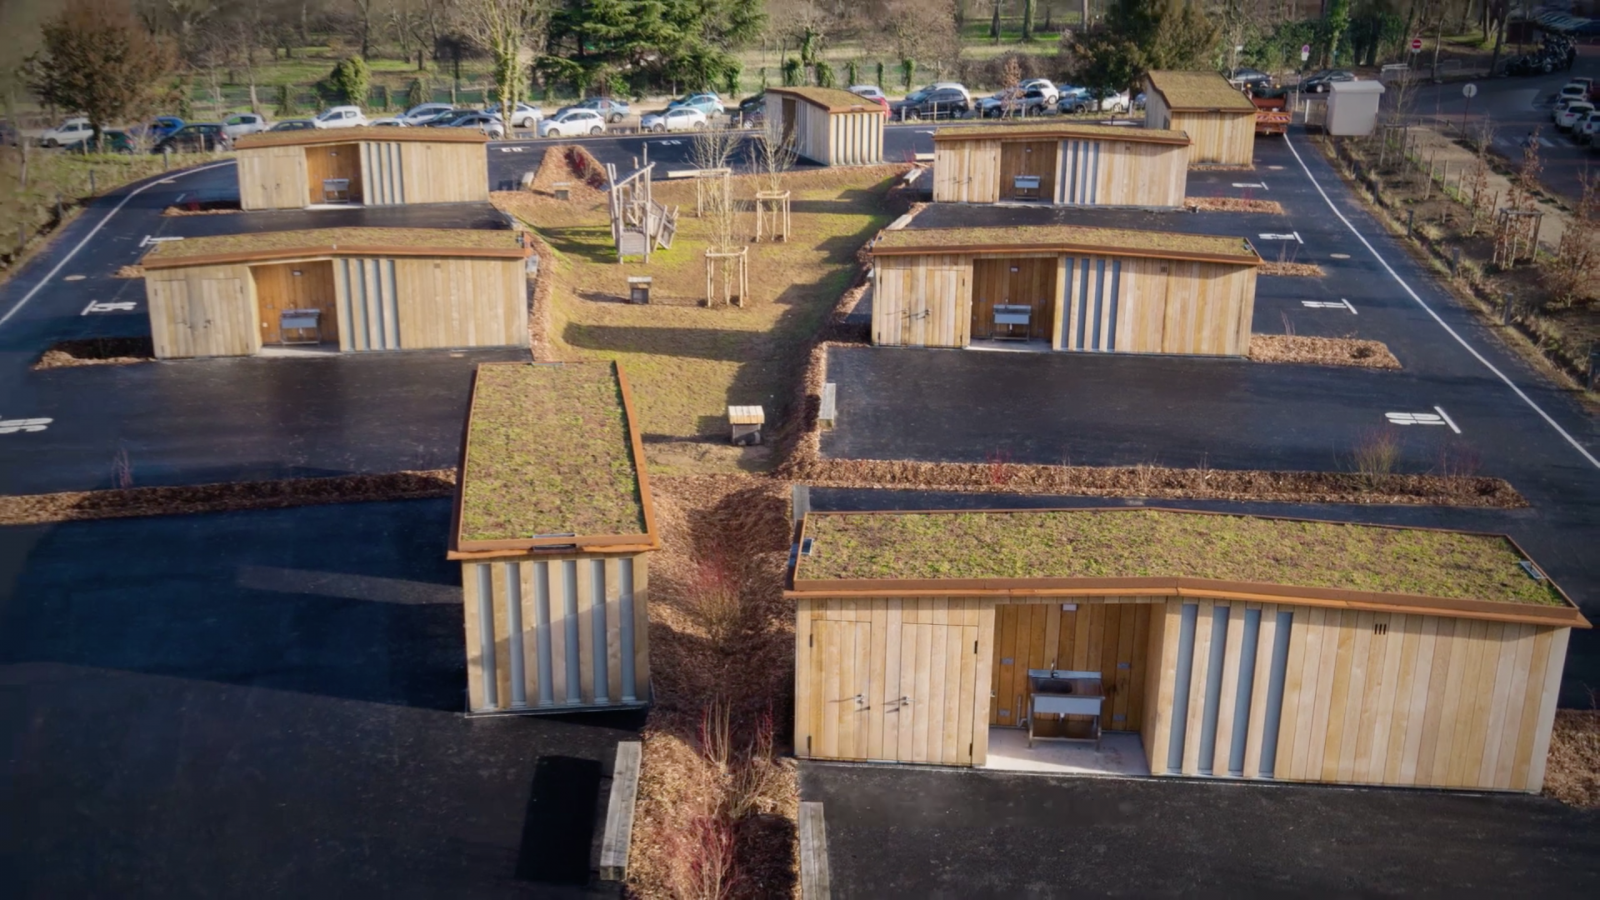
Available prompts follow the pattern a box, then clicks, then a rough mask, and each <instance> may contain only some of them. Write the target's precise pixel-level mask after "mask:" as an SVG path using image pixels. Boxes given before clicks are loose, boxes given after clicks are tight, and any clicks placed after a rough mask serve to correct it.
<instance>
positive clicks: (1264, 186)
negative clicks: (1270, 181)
mask: <svg viewBox="0 0 1600 900" xmlns="http://www.w3.org/2000/svg"><path fill="white" fill-rule="evenodd" d="M1233 186H1234V187H1236V188H1260V189H1262V190H1263V191H1265V190H1271V189H1270V188H1268V187H1267V183H1266V182H1265V181H1263V182H1261V183H1259V184H1246V183H1243V182H1239V181H1235V182H1234V183H1233Z"/></svg>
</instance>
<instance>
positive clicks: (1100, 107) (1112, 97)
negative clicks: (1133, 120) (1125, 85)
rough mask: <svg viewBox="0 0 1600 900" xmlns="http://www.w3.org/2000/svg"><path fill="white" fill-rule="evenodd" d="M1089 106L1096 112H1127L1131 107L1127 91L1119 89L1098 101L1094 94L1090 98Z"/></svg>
mask: <svg viewBox="0 0 1600 900" xmlns="http://www.w3.org/2000/svg"><path fill="white" fill-rule="evenodd" d="M1088 108H1089V109H1091V110H1094V111H1096V112H1108V113H1125V112H1127V111H1128V110H1129V109H1130V108H1131V103H1130V101H1129V100H1128V92H1127V91H1117V92H1116V93H1114V94H1107V95H1105V96H1104V97H1101V98H1100V100H1099V102H1098V103H1097V102H1096V101H1095V99H1094V97H1093V95H1091V96H1090V98H1089V105H1088Z"/></svg>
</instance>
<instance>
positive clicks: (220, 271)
mask: <svg viewBox="0 0 1600 900" xmlns="http://www.w3.org/2000/svg"><path fill="white" fill-rule="evenodd" d="M144 289H145V305H146V306H147V307H148V308H149V314H150V337H151V341H152V343H153V344H154V346H155V355H156V357H157V358H158V359H177V358H184V357H192V356H248V355H250V354H253V353H256V352H258V351H259V350H260V349H261V329H260V327H259V325H258V324H257V321H258V319H257V313H256V293H255V282H254V279H253V278H251V276H250V268H249V267H248V266H245V265H224V266H193V267H190V268H185V269H153V270H151V271H150V272H147V273H146V274H145V279H144Z"/></svg>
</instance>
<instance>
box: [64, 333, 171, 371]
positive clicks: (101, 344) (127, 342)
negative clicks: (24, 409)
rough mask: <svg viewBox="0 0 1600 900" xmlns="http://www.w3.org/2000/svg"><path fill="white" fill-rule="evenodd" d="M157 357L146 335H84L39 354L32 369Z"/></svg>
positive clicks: (121, 362)
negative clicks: (94, 336)
mask: <svg viewBox="0 0 1600 900" xmlns="http://www.w3.org/2000/svg"><path fill="white" fill-rule="evenodd" d="M155 358H156V348H155V344H153V343H152V342H151V340H150V338H147V337H122V338H114V337H103V338H81V339H78V340H71V341H58V342H57V343H56V344H54V345H53V346H51V348H50V349H49V350H46V351H45V352H44V355H42V356H40V357H39V359H38V361H37V362H35V363H34V364H33V368H34V370H35V371H37V370H39V369H60V368H65V367H68V366H121V365H127V364H129V363H142V362H150V361H151V360H153V359H155Z"/></svg>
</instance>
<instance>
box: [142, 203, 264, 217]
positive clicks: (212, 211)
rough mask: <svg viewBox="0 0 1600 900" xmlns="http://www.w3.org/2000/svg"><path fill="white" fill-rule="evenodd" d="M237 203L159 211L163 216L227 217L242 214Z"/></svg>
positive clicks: (176, 207)
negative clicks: (237, 213)
mask: <svg viewBox="0 0 1600 900" xmlns="http://www.w3.org/2000/svg"><path fill="white" fill-rule="evenodd" d="M243 211H244V210H241V209H240V208H239V204H238V203H237V202H232V201H229V202H228V203H224V204H221V205H212V204H209V203H206V204H201V205H200V206H199V207H198V208H196V207H190V206H169V207H167V208H166V209H164V210H162V211H161V214H162V215H163V216H228V215H232V214H234V213H236V212H243Z"/></svg>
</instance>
